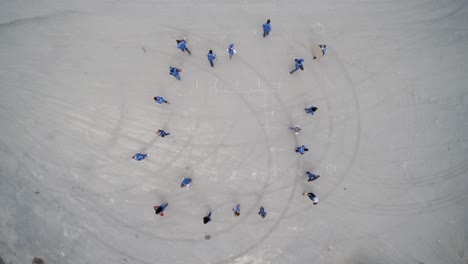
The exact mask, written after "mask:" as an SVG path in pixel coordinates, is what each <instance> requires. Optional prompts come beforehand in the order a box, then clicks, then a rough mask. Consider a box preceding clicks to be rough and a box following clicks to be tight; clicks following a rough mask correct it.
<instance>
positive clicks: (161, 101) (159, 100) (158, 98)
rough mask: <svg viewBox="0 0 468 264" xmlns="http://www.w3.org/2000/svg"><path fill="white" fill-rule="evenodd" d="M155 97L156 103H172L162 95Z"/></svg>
mask: <svg viewBox="0 0 468 264" xmlns="http://www.w3.org/2000/svg"><path fill="white" fill-rule="evenodd" d="M153 99H154V101H155V102H156V103H158V104H162V103H166V104H170V103H169V102H168V101H166V100H165V99H164V97H162V96H156V97H154V98H153Z"/></svg>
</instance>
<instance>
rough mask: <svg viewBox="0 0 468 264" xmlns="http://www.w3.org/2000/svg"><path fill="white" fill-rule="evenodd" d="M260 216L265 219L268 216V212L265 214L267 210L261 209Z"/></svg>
mask: <svg viewBox="0 0 468 264" xmlns="http://www.w3.org/2000/svg"><path fill="white" fill-rule="evenodd" d="M258 214H259V215H260V216H261V217H262V218H265V217H266V216H267V212H265V208H263V206H262V207H260V211H258Z"/></svg>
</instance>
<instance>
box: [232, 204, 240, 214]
mask: <svg viewBox="0 0 468 264" xmlns="http://www.w3.org/2000/svg"><path fill="white" fill-rule="evenodd" d="M232 211H234V216H239V215H240V204H237V205H236V207H234V208H232Z"/></svg>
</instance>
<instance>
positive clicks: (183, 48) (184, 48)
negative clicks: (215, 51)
mask: <svg viewBox="0 0 468 264" xmlns="http://www.w3.org/2000/svg"><path fill="white" fill-rule="evenodd" d="M176 42H177V48H178V49H180V50H181V51H187V52H188V54H189V55H192V53H191V52H190V50H189V49H188V48H187V46H186V45H187V41H185V39H181V40H176Z"/></svg>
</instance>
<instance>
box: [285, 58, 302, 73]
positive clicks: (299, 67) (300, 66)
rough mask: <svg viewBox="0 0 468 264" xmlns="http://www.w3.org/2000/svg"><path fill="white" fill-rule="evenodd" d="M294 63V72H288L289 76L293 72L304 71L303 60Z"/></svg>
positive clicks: (296, 60)
mask: <svg viewBox="0 0 468 264" xmlns="http://www.w3.org/2000/svg"><path fill="white" fill-rule="evenodd" d="M294 62H295V63H296V65H295V68H294V70H292V71H291V72H289V73H290V74H293V73H294V72H295V71H297V70H299V69H301V71H303V70H304V65H302V63H303V62H304V59H295V60H294Z"/></svg>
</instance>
